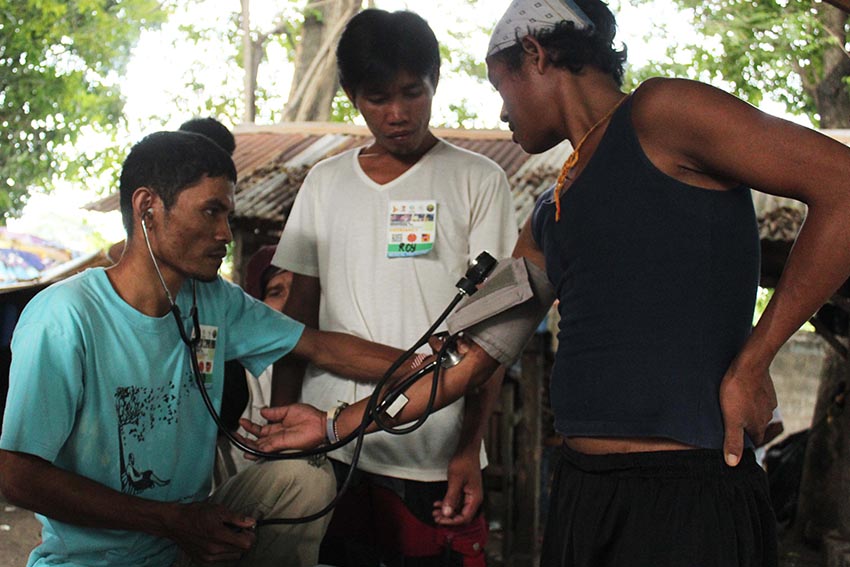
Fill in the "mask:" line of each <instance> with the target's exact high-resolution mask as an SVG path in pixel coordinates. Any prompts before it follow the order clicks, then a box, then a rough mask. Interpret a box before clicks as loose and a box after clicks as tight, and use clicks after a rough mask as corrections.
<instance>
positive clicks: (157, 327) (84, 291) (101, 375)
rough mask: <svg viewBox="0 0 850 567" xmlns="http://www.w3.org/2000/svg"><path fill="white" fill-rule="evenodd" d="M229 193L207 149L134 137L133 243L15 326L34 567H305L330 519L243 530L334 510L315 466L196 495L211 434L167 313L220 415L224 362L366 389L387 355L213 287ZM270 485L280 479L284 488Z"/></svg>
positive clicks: (16, 401) (214, 154)
mask: <svg viewBox="0 0 850 567" xmlns="http://www.w3.org/2000/svg"><path fill="white" fill-rule="evenodd" d="M235 182H236V170H235V168H234V165H233V162H232V160H231V159H230V156H229V155H227V153H226V152H224V151H223V150H221V148H219V147H217V146H216V145H215V144H214V143H213V142H211V141H210V140H208V139H207V138H205V137H203V136H199V135H196V134H190V133H183V132H159V133H156V134H152V135H150V136H148V137H146V138H145V139H143V140H142V141H141V142H139V143H138V144H136V146H134V148H133V149H132V151H131V152H130V154H129V156H128V158H127V160H126V161H125V163H124V167H123V170H122V175H121V186H120V196H121V211H122V216H123V220H124V225H125V228H126V230H127V235H128V237H127V246H126V250H125V252H124V255H123V256H122V258H121V260H120V261H119V263H118V264H116V265H115V266H113V267H111V268H109V269H102V268H98V269H92V270H88V271H86V272H83V273H81V274H78V275H77V276H74V277H72V278H69V279H68V280H65V281H63V282H61V283H59V284H56V285H54V286H51V287H50V288H48V289H47V290H45V291H43V292H42V293H40V294H39V295H38V296H36V297H35V298H34V299H33V300H32V302H31V303H30V304H29V305H28V306H27V308H26V310H25V311H24V313H23V315H22V317H21V320H20V322H19V324H18V326H17V328H16V331H15V335H14V338H13V343H12V349H13V353H14V355H13V362H12V368H11V372H10V382H11V385H10V391H9V398H8V404H7V409H6V415H5V419H4V422H3V433H2V438H0V489H2V491H3V493H4V494H5V495H6V497H7V498H8V499H9V500H10V501H11V502H13V503H16V504H18V505H20V506H22V507H26V508H28V509H31V510H33V511H35V512H36V513H37V514H38V518H39V520H40V521H41V523H42V525H43V531H42V543H41V544H40V545H39V546H38V547H37V548H36V549H35V550H34V551H33V553H32V554H31V556H30V560H29V563H28V564H29V565H128V566H129V565H133V566H140V565H145V566H147V565H150V566H162V567H167V566H170V565H172V564H173V563H174V562H175V561H176V560H177V559H178V557H179V551H180V550H181V549H182V551H183V552H184V553H185V554H186V555H188V556H189V558H191V559H192V560H194V561H199V562H222V561H237V560H239V559H240V558H243V557H245V556H246V555H247V557H248V559H247V561H250V562H251V564H254V565H256V564H262V563H264V562H272V561H275V562H276V564H279V565H304V564H313V563H314V562H315V555H316V553H317V550H318V542H319V540H320V539H321V536H322V534H323V532H324V529H325V527H326V520H320V521H318V522H313V523H311V524H307V525H305V526H302V527H296V528H283V531H276V529H277V528H275V529H271V528H266V527H263V528H261V529H259V530H256V531H255V530H254V529H253V528H254V527H255V525H256V519H257V518H259V517H262V516H263V515H271V516H276V515H277V516H279V515H285V516H287V517H291V516H299V515H306V514H308V513H311V512H315V511H316V510H318V509H319V508H321V507H322V506H323V505H324V504H325V503H327V502H328V501H330V499H331V497H332V495H333V489H334V483H333V477H332V473H331V472H330V469H329V467H327V466H326V465H325V466H323V467H314V466H310V465H309V464H307V463H306V461H274V462H268V463H264V464H262V465H258V466H256V467H250V469H252V470H251V471H250V474H249V475H247V476H242V475H239V476H237V477H235V478H234V479H232V482H231V483H230V484H228V485H225V486H224V487H223V489H222V490H223V491H224V495H223V496H221V497H214V498H213V499H208V498H207V497H208V494H209V491H210V484H211V472H212V464H213V458H214V448H215V437H216V428H215V425H214V423H213V420H212V419H211V418H210V416H209V415H207V412H206V409H205V406H204V403H203V401H202V398H201V393H200V391H198V386H197V383H196V382H195V381H194V379H193V371H192V367H191V364H192V362H191V359H190V356H189V353H188V350H187V347H186V345H185V344H184V342H183V340H182V339H181V333H180V332H179V330H178V327H177V324H176V322H175V318H174V317H173V316H172V315H173V313H172V311H173V309H174V308H173V306H174V305H175V304H176V305H177V307H178V308H179V311H178V313H184V314H187V315H186V316H183V317H182V321H181V322H182V324H183V326H184V330H185V333H186V334H187V336H191V335H192V334H193V333H194V332H195V331H194V330H193V329H198V330H199V331H200V340H199V341H198V344H197V346H196V347H194V348H195V352H196V354H197V364H198V368H199V371H200V373H201V375H202V377H203V380H204V387H205V388H206V390H207V392H208V394H209V396H210V397H211V399H212V402H213V404H214V405H215V406H216V407H220V404H221V396H222V384H223V369H224V361H225V360H230V359H238V360H240V361H241V362H242V364H243V365H244V366H245V367H246V368H247V369H248V370H250V371H251V372H252V373H254V374H259V373H260V372H261V371H262V370H263V369H264V368H266V367H267V366H269V365H270V364H272V363H273V362H274V361H276V360H277V359H279V358H281V357H282V356H284V355H286V354H288V353H290V352H291V353H293V354H294V355H296V356H303V357H306V358H309V359H310V360H313V361H314V362H316V363H317V364H320V365H326V366H328V367H329V368H336V369H337V371H341V372H345V373H347V374H349V375H352V376H353V377H358V376H360V377H364V378H365V377H370V376H374V375H380V374H382V373H383V371H384V369H385V368H387V367H388V366H389V364H390V363H391V362H392V360H394V358H395V357H396V356H397V354H398V353H397V351H396V350H395V349H390V348H388V347H380V346H378V345H373V344H371V343H367V342H366V341H362V340H360V339H355V338H354V337H349V336H346V335H340V334H331V333H319V332H317V331H313V330H310V329H305V328H304V326H303V325H301V324H300V323H298V322H295V321H293V320H291V319H289V318H288V317H286V316H284V315H282V314H280V313H278V312H275V311H274V310H272V309H270V308H268V307H267V306H265V305H264V304H263V303H262V302H259V301H256V300H254V299H253V298H251V297H249V296H247V295H246V294H245V293H244V292H243V291H242V290H241V289H240V288H238V287H236V286H234V285H232V284H230V283H228V282H226V281H224V280H222V279H221V278H220V277H219V276H218V269H219V267H220V265H221V261H222V259H223V257H224V256H225V252H226V245H227V243H228V242H230V240H231V238H232V235H231V231H230V226H229V220H228V219H229V215H230V214H231V213H232V212H233V208H234V185H235ZM187 280H188V281H187ZM184 284H185V285H184ZM193 304H194V305H197V314H198V321H197V324H194V323H193V321H192V318H191V317H190V316H188V314H190V313H191V312H192V306H193ZM275 479H286V483H289V484H288V485H287V487H286V490H284V489H283V488H282V486H283V485H282V484H281V483H280V482H274V480H275ZM246 490H247V491H250V492H251V493H252V494H253V495H254V497H252V498H251V499H249V504H248V508H247V509H246V508H242V509H239V510H235V509H232V508H229V507H228V506H226V505H224V504H222V503H221V502H225V503H227V502H229V500H228V497H227V493H228V491H230V492H232V493H236V492H239V493H240V501H243V502H244V501H245V500H246V499H245V498H244V493H245V491H246ZM264 540H265V541H264ZM258 552H259V556H258Z"/></svg>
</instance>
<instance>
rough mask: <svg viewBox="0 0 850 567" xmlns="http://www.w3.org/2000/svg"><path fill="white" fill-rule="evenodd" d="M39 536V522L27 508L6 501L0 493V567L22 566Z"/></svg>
mask: <svg viewBox="0 0 850 567" xmlns="http://www.w3.org/2000/svg"><path fill="white" fill-rule="evenodd" d="M40 538H41V524H39V523H38V520H36V519H35V516H34V515H33V513H32V512H30V511H29V510H24V509H22V508H17V507H15V506H12V505H10V504H9V503H8V502H6V499H5V498H3V495H2V494H0V567H23V566H24V565H26V564H27V558H28V557H29V554H30V551H31V550H32V548H34V547H35V546H36V545H38V542H39V540H40Z"/></svg>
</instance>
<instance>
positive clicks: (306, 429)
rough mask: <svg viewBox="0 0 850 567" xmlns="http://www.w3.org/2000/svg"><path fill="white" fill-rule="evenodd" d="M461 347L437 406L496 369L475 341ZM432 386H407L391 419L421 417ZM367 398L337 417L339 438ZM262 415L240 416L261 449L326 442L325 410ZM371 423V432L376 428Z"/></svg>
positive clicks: (299, 408)
mask: <svg viewBox="0 0 850 567" xmlns="http://www.w3.org/2000/svg"><path fill="white" fill-rule="evenodd" d="M458 350H459V352H460V353H462V354H463V355H464V357H463V360H462V361H461V362H460V364H458V365H457V366H454V367H452V368H449V369H447V370H445V371H443V373H442V375H441V376H442V377H441V379H440V381H439V383H438V387H437V396H436V400H435V404H434V409H435V410H436V409H440V408H443V407H445V406H447V405H448V404H450V403H452V402H454V401H455V400H457V399H458V398H460V397H461V396H463V395H464V394H465V393H466V392H467V390H469V389H471V388H474V387H477V386H478V385H480V384H483V383H484V382H485V381H486V380H487V379H488V378H489V377H490V376H491V375H492V374H493V372H494V371H495V370H496V368H497V367H498V362H496V360H494V359H493V358H491V357H490V356H489V355H488V354H487V353H485V352H484V351H483V350H482V349H481V348H480V347H478V346H477V345H475V344H468V345H467V344H465V343H459V345H458ZM430 390H431V381H430V380H419V381H418V382H416V383H415V384H414V385H413V386H411V387H410V389H408V391H407V392H406V394H405V395H406V396H407V397H408V399H409V402H408V403H407V404H406V405H405V406H404V408H402V410H401V411H400V412H399V413H398V414H397V415H396V417H395V418H394V419H389V418H387V421H388V422H389V423H392V424H394V425H400V424H404V423H409V422H412V421H415V420H416V419H418V418H419V417H420V416H421V415H422V414H423V413H424V412H425V409H426V407H427V405H428V397H429V394H430ZM367 403H368V399H364V400H360V401H359V402H357V403H356V404H353V405H351V406H349V407H347V408H345V409H344V410H343V411H342V412H341V413H340V414H339V417H338V420H337V430H338V432H339V436H340V438H342V437H345V436H346V435H348V434H349V433H351V432H352V431H354V430H355V429H357V427H358V426H359V425H360V422H361V420H362V419H363V414H364V412H365V409H366V405H367ZM261 413H262V415H263V417H265V418H266V419H267V420H268V421H269V423H268V424H267V425H264V426H260V425H257V424H254V423H251V422H250V421H247V420H241V422H240V423H241V424H242V426H243V427H244V428H245V430H246V431H247V432H248V433H250V434H251V435H254V436H256V437H257V439H256V440H255V441H253V442H251V443H253V445H254V446H256V448H258V449H260V450H262V451H268V452H274V451H282V450H284V449H312V448H314V447H317V446H319V445H321V444H322V443H324V441H325V437H326V433H325V432H326V423H325V420H326V416H325V412H322V411H319V410H318V409H316V408H314V407H312V406H308V405H305V404H295V405H291V406H285V407H275V408H266V409H264V410H262V412H261ZM376 430H377V427H376V426H375V424H374V423H373V424H371V425H370V427H369V428H368V429H367V431H368V432H372V431H376Z"/></svg>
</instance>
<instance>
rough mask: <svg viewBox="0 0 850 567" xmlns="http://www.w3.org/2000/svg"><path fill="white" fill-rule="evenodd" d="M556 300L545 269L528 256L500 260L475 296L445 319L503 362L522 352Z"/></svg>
mask: <svg viewBox="0 0 850 567" xmlns="http://www.w3.org/2000/svg"><path fill="white" fill-rule="evenodd" d="M554 301H555V289H554V288H553V287H552V284H550V283H549V280H548V278H547V277H546V274H545V272H543V270H541V269H540V268H538V267H537V266H535V265H534V264H533V263H532V262H529V261H528V260H526V259H525V258H509V259H505V260H501V261H500V262H499V264H498V266H496V268H495V269H494V270H493V273H492V274H491V275H490V277H489V278H488V279H487V281H486V282H485V283H484V285H483V286H482V287H481V289H479V290H478V291H477V292H476V293H475V294H474V295H472V296H469V297H467V298H466V299H464V300H463V301H461V302H460V303H459V304H458V307H457V309H456V310H455V312H454V313H453V314H452V315H451V316H450V317H449V318H448V319H446V326H447V327H448V330H449V332H450V333H451V334H453V335H454V334H457V333H459V332H461V331H463V333H464V336H465V337H466V338H468V339H471V340H472V341H474V342H475V343H476V344H477V345H478V346H480V347H481V348H482V349H484V351H485V352H486V353H487V354H489V355H490V356H492V357H493V358H495V359H496V360H498V361H499V363H501V364H503V365H506V366H507V365H509V364H511V363H512V362H513V361H514V360H516V359H517V358H518V357H519V355H520V354H521V353H522V349H523V348H525V345H526V344H527V343H528V341H529V340H530V339H531V337H532V336H533V335H534V331H535V330H536V329H537V327H538V326H539V325H540V321H542V320H543V317H545V316H546V313H547V312H548V311H549V308H550V307H551V306H552V303H553V302H554Z"/></svg>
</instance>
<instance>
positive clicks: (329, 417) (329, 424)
mask: <svg viewBox="0 0 850 567" xmlns="http://www.w3.org/2000/svg"><path fill="white" fill-rule="evenodd" d="M347 407H348V404H347V403H345V402H342V403H340V404H339V405H338V406H337V407H335V408H331V409H329V410H328V412H327V414H326V419H325V436H326V437H327V439H328V443H338V442H339V432H338V431H337V429H336V420H337V418H338V417H339V414H340V413H342V410H344V409H345V408H347Z"/></svg>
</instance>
